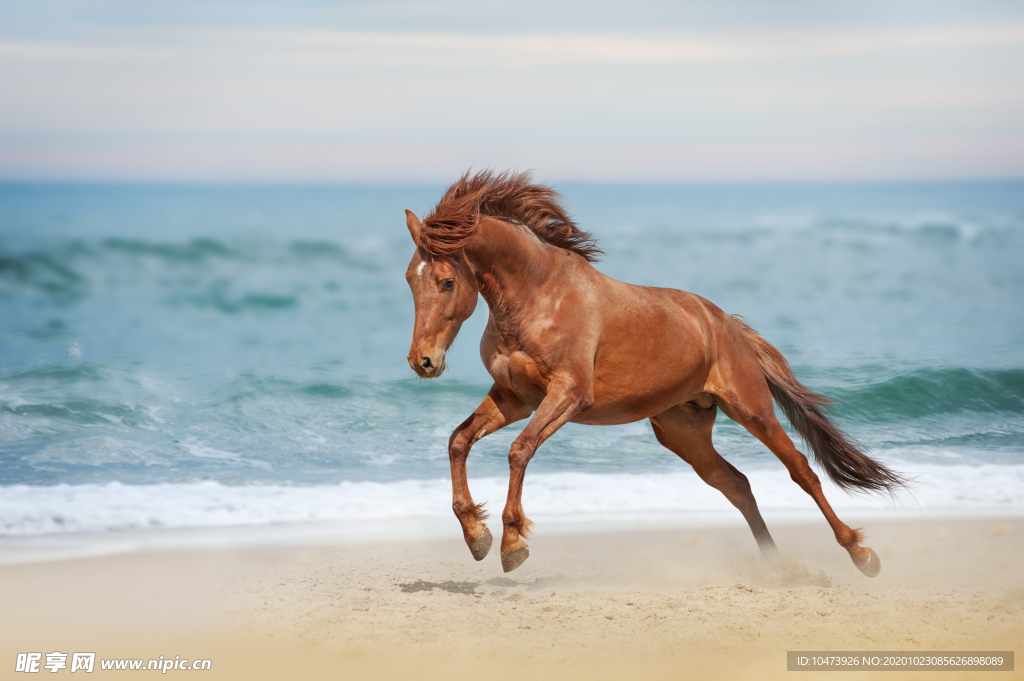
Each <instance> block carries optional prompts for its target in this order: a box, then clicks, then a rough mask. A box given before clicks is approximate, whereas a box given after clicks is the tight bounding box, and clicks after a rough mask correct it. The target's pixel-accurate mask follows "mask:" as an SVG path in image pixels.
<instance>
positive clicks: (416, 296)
mask: <svg viewBox="0 0 1024 681" xmlns="http://www.w3.org/2000/svg"><path fill="white" fill-rule="evenodd" d="M405 219H406V224H407V225H408V227H409V233H410V234H412V240H413V243H415V244H416V252H415V253H414V254H413V256H412V260H411V261H410V262H409V269H407V270H406V271H405V280H406V281H408V282H409V288H411V289H412V298H413V302H414V304H415V306H416V322H415V326H414V327H413V332H412V347H411V348H410V349H409V357H408V359H409V366H411V367H412V370H413V371H415V372H416V373H417V374H418V375H419V376H420V377H421V378H436V377H438V376H440V375H441V373H442V372H444V369H445V363H444V356H445V353H446V352H448V348H449V347H450V346H451V344H452V341H454V340H455V336H456V335H457V334H458V333H459V329H460V328H462V322H464V321H466V320H467V319H468V318H469V316H470V315H471V314H473V310H475V309H476V296H477V288H476V278H475V277H474V276H473V271H472V269H471V268H470V266H469V263H468V262H467V261H466V256H465V255H463V254H462V252H461V251H459V252H458V253H455V254H453V255H451V256H445V257H440V256H433V255H431V254H430V253H428V252H427V251H426V249H424V248H423V247H422V246H420V228H421V225H420V221H419V219H418V218H417V217H416V216H415V215H413V214H412V213H411V212H409V211H405Z"/></svg>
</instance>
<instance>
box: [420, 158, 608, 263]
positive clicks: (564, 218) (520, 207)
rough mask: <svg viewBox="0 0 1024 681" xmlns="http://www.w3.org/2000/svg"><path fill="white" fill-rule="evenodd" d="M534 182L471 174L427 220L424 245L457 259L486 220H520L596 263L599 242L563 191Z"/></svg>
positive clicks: (514, 176)
mask: <svg viewBox="0 0 1024 681" xmlns="http://www.w3.org/2000/svg"><path fill="white" fill-rule="evenodd" d="M532 180H533V177H532V175H531V173H529V172H524V173H511V172H506V173H494V172H493V171H490V170H484V171H481V172H479V173H477V174H476V175H474V176H472V177H470V176H469V172H468V171H467V172H466V174H464V175H463V176H462V177H460V178H459V180H458V182H456V183H455V184H453V185H452V186H450V187H448V189H447V190H446V191H445V193H444V196H442V197H441V200H440V201H438V202H437V205H436V206H435V207H434V210H432V211H431V212H430V213H429V214H428V215H427V216H426V218H425V219H424V220H423V227H422V229H421V231H420V245H421V246H423V248H424V249H426V250H427V252H429V253H430V254H432V255H451V254H452V253H455V252H456V251H458V250H459V249H460V248H462V247H463V246H465V245H466V244H467V243H468V242H469V240H470V239H471V238H472V237H473V234H474V233H475V232H476V226H477V223H478V221H479V219H480V216H481V215H490V216H492V217H498V218H505V219H507V220H513V221H515V222H518V223H520V224H522V225H525V226H526V227H528V228H529V229H530V230H531V231H532V232H533V233H534V234H536V235H537V236H538V237H540V238H541V239H542V240H544V241H546V242H548V243H549V244H551V245H553V246H557V247H559V248H564V249H565V250H567V251H572V252H573V253H577V254H579V255H581V256H583V257H584V258H586V259H587V260H589V261H591V262H593V261H594V260H596V259H597V257H598V256H599V255H601V253H602V251H601V249H600V248H598V246H597V239H596V238H594V236H593V235H591V234H590V233H589V232H585V231H583V230H581V229H579V228H578V227H577V226H576V225H575V224H574V223H573V221H572V219H571V218H570V217H569V215H568V213H566V211H565V208H564V207H563V206H562V204H561V198H562V197H561V195H559V193H558V192H556V191H555V190H554V189H552V188H551V187H547V186H545V185H542V184H534V183H533V182H532Z"/></svg>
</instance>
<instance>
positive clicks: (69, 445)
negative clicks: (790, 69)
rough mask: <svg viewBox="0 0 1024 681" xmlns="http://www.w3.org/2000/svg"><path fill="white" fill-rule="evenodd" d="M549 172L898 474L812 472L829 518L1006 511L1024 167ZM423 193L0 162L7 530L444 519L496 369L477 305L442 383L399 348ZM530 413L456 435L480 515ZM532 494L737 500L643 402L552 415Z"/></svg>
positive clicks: (739, 457) (1019, 403)
mask: <svg viewBox="0 0 1024 681" xmlns="http://www.w3.org/2000/svg"><path fill="white" fill-rule="evenodd" d="M558 189H560V190H561V191H562V193H563V194H564V196H565V198H566V201H567V203H568V205H569V208H570V210H571V212H572V213H573V214H574V215H575V217H576V218H577V220H578V221H579V223H580V225H581V226H582V227H583V228H585V229H588V230H591V231H592V232H594V233H595V234H596V235H597V236H598V237H599V238H600V240H601V244H602V246H603V248H604V250H605V252H606V255H605V256H604V258H603V260H602V261H601V262H600V263H598V265H597V267H598V268H599V269H601V270H602V271H603V272H605V273H607V274H609V275H610V276H613V277H616V278H618V279H622V280H624V281H628V282H632V283H638V284H647V285H654V286H668V287H674V288H681V289H685V290H689V291H693V292H695V293H699V294H700V295H702V296H704V297H706V298H708V299H710V300H711V301H713V302H715V303H716V304H717V305H719V306H720V307H721V308H723V309H724V310H725V311H727V312H729V313H735V314H741V315H743V316H744V317H745V318H746V319H747V321H748V322H749V323H750V324H751V325H752V326H753V327H754V328H756V329H757V330H758V331H759V332H761V334H762V335H764V336H765V337H766V338H767V339H768V340H769V341H771V342H772V343H773V344H775V345H776V346H777V347H779V348H780V349H781V350H782V351H783V353H784V354H785V355H786V356H787V358H788V359H789V360H790V362H791V364H792V365H793V367H794V370H795V372H796V374H797V376H798V378H800V379H801V380H802V381H803V382H805V383H806V384H807V385H809V386H811V387H812V388H814V389H816V390H818V391H820V392H824V393H826V394H828V395H830V396H832V397H834V398H835V399H836V400H837V404H836V410H835V415H836V419H837V420H838V422H839V423H840V425H841V426H842V427H843V428H844V429H845V430H847V431H848V432H849V433H850V434H851V435H853V436H854V437H856V438H857V439H859V440H860V441H861V442H862V443H864V444H865V445H866V446H867V447H868V448H870V449H871V450H872V451H873V452H874V454H875V455H876V456H877V457H879V458H880V459H882V460H883V461H884V462H886V463H887V464H889V465H890V466H891V467H893V468H896V469H898V470H901V471H904V472H907V473H909V474H911V475H913V476H915V477H916V480H917V482H916V485H915V486H914V488H913V490H912V493H911V494H904V495H902V496H901V497H900V498H899V499H897V500H895V501H894V500H892V499H889V498H887V497H877V496H874V497H872V496H868V497H849V496H847V495H845V494H844V493H842V492H840V491H838V490H836V489H835V488H831V487H829V489H828V490H827V494H828V496H829V497H830V499H831V500H832V502H833V504H834V505H835V506H836V508H837V509H838V510H839V511H841V512H849V513H853V514H860V515H870V514H895V515H900V514H902V515H904V516H906V515H914V514H917V515H921V514H937V513H992V514H997V513H1009V514H1020V513H1022V512H1024V352H1022V348H1024V183H1020V182H1016V183H1014V182H1006V183H942V184H910V183H900V184H877V185H869V184H857V185H835V184H820V185H815V184H804V185H795V184H790V185H706V186H702V185H687V186H657V185H649V186H636V185H633V186H594V185H579V184H565V185H559V187H558ZM442 190H443V186H441V185H437V186H430V185H422V186H365V187H360V186H150V185H85V184H81V185H59V184H11V183H8V184H0V536H35V535H42V534H48V533H68V532H93V531H114V530H124V529H143V528H154V527H159V528H167V527H210V526H229V527H230V526H236V525H264V524H274V523H290V522H307V521H337V520H373V519H386V518H399V517H401V518H415V517H425V518H433V517H438V518H440V517H447V516H448V515H449V514H450V500H449V486H448V481H447V478H448V461H447V452H446V444H447V440H448V436H449V434H450V433H451V431H452V430H453V429H454V428H455V426H456V425H458V423H460V422H461V421H462V420H463V419H464V418H465V417H466V416H467V415H468V414H469V413H471V412H472V410H473V409H474V408H475V407H476V405H477V404H479V402H480V400H481V399H483V397H484V396H485V394H486V392H487V390H488V388H489V386H490V381H489V380H488V376H487V374H486V372H485V371H484V369H483V366H482V364H481V363H480V360H479V355H478V351H477V347H478V343H479V338H480V334H481V331H482V329H483V325H484V322H485V320H486V306H485V305H484V304H481V305H480V306H479V307H478V309H477V313H476V314H475V315H474V317H473V318H472V319H470V320H469V321H468V322H467V323H466V324H465V326H464V327H463V330H462V332H461V334H460V336H459V338H458V339H457V340H456V342H455V345H454V346H453V348H452V350H451V352H450V354H449V364H450V366H451V369H450V371H449V372H448V373H446V374H445V375H444V376H443V377H441V378H440V379H435V380H432V381H423V380H420V379H418V378H416V377H415V376H414V375H413V374H412V372H411V371H410V369H409V368H408V365H407V364H406V361H405V355H406V353H407V351H408V346H409V342H410V340H411V332H412V322H413V311H412V297H411V294H410V293H409V290H408V287H407V285H406V283H405V281H404V278H403V275H404V271H405V267H406V265H407V263H408V260H409V258H410V256H411V254H412V248H413V247H412V243H411V241H410V240H409V236H408V232H407V231H406V229H405V225H404V216H403V209H405V208H409V209H412V210H413V211H415V212H417V213H418V214H420V215H422V213H423V212H424V211H425V210H426V209H428V208H429V207H430V206H431V205H432V204H433V203H434V202H435V201H436V200H437V198H438V197H439V196H440V194H441V192H442ZM79 355H80V356H79ZM521 428H522V424H517V425H516V426H514V427H510V428H508V429H506V430H505V431H501V432H499V433H496V434H494V435H491V436H488V437H487V438H486V439H485V440H482V441H481V442H479V443H478V444H477V445H476V446H475V448H474V450H473V453H472V455H471V458H470V461H469V472H470V477H471V487H472V488H473V490H474V494H475V496H476V498H477V500H478V501H479V500H489V501H490V504H491V507H492V510H495V511H499V510H500V507H501V504H502V503H503V500H504V486H505V484H506V481H505V476H506V475H507V470H508V467H507V453H508V447H509V444H510V443H511V441H512V439H513V438H514V437H515V435H516V434H517V433H518V432H519V431H520V430H521ZM715 441H716V446H717V448H718V450H719V451H720V452H721V453H722V454H723V455H724V456H725V457H726V458H728V459H729V460H730V461H732V462H733V463H734V464H735V465H736V466H737V467H738V468H740V469H741V470H743V471H744V472H745V473H747V475H748V476H749V477H750V479H751V482H752V485H753V487H754V493H755V495H756V496H757V498H758V500H759V503H760V505H761V507H762V510H763V511H764V513H765V516H766V518H767V519H768V521H769V523H771V520H772V518H773V517H775V516H778V517H781V516H782V515H786V514H789V515H793V514H796V515H799V516H806V517H820V516H819V514H818V512H817V509H816V508H815V507H814V505H813V503H812V502H811V501H810V499H809V498H808V497H807V496H806V495H805V494H804V493H803V492H802V491H800V489H799V488H798V487H797V486H796V485H795V484H793V483H792V482H790V481H789V479H788V475H786V473H785V470H784V469H783V468H782V466H781V464H780V463H779V462H778V461H777V460H776V459H775V458H774V457H773V456H772V455H771V453H770V452H769V451H768V450H767V449H766V448H764V447H763V446H762V445H761V444H760V443H758V442H757V441H756V440H754V438H753V437H751V436H750V435H749V434H747V433H746V432H745V431H744V430H743V429H742V428H740V427H738V426H737V425H736V424H734V423H732V422H731V421H729V420H728V419H726V418H725V417H724V416H721V415H720V416H719V421H718V423H717V425H716V433H715ZM798 445H799V441H798ZM524 504H525V506H526V510H527V513H528V514H529V515H531V517H534V518H535V519H544V518H551V519H556V518H557V519H571V518H598V517H603V518H625V517H636V518H643V517H654V516H658V517H665V518H689V517H697V516H699V515H700V514H710V516H715V515H716V514H717V515H718V516H720V517H722V518H731V519H735V520H737V521H738V520H739V514H738V512H736V511H735V510H733V509H732V508H731V507H730V506H729V505H728V503H727V502H725V501H724V499H723V498H721V495H719V494H718V493H717V492H715V491H714V490H712V489H710V488H708V487H706V486H705V485H703V483H701V482H700V481H699V480H698V479H697V477H696V476H695V475H694V474H693V472H692V471H691V470H690V469H689V468H688V467H687V466H686V465H685V464H683V463H682V462H681V461H679V460H678V459H677V458H676V457H675V456H674V455H672V454H671V453H670V452H668V451H667V450H664V449H663V448H661V447H660V446H659V445H658V444H657V442H656V441H655V439H654V437H653V434H652V431H651V428H650V426H649V424H647V423H646V422H642V423H636V424H631V425H626V426H619V427H604V428H595V427H586V426H576V425H569V426H567V427H566V428H564V429H563V430H562V431H560V432H559V433H558V434H556V436H555V437H553V438H552V439H551V440H550V441H549V442H547V443H546V444H545V445H544V446H543V447H542V448H541V450H540V451H539V452H538V454H537V456H536V457H535V459H534V460H533V462H532V463H531V464H530V467H529V470H528V472H527V482H526V488H525V493H524ZM710 516H709V517H710ZM787 517H788V516H787ZM451 522H452V528H453V532H455V533H456V534H458V526H457V524H456V523H455V521H454V519H452V521H451Z"/></svg>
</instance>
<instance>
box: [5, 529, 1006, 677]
mask: <svg viewBox="0 0 1024 681" xmlns="http://www.w3.org/2000/svg"><path fill="white" fill-rule="evenodd" d="M452 523H453V533H452V534H453V536H452V539H451V540H446V541H429V542H417V541H405V542H396V543H387V542H384V543H363V544H343V545H314V544H307V545H299V546H276V547H259V548H220V549H203V550H173V551H152V552H145V553H131V554H124V555H116V556H106V557H98V558H81V559H74V560H63V561H53V562H46V563H28V564H21V565H8V566H4V567H0V612H2V613H3V617H2V623H0V635H2V643H0V648H2V650H0V660H3V662H0V664H2V665H4V666H5V667H7V669H8V670H9V671H11V670H13V669H14V665H15V658H16V653H18V652H41V653H43V654H44V658H43V662H44V663H45V654H46V653H49V652H53V651H60V652H65V653H70V652H96V654H97V660H100V659H108V658H142V659H147V660H148V659H151V658H156V657H158V656H161V655H162V656H164V657H165V658H173V657H174V656H180V657H181V658H185V659H193V658H206V659H210V660H211V662H212V669H211V670H210V671H206V672H202V678H210V679H214V678H225V679H235V678H238V679H243V678H244V679H264V678H265V679H278V678H345V679H350V678H359V679H363V678H365V679H381V678H417V679H446V680H447V679H479V678H495V679H522V678H541V679H546V678H552V679H554V678H558V679H577V678H578V679H681V678H701V679H714V678H729V679H737V678H739V679H743V678H751V679H764V678H780V677H783V676H786V675H787V674H788V675H789V676H792V675H793V674H797V678H815V677H817V676H820V674H816V673H808V672H801V673H797V672H787V671H786V651H788V650H870V651H887V650H905V651H930V650H934V651H966V650H992V651H995V650H1016V652H1017V654H1018V655H1019V654H1020V652H1021V650H1024V645H1022V644H1024V537H1022V534H1024V519H1021V518H976V519H943V520H915V521H893V520H877V519H876V520H868V521H865V522H863V523H858V524H862V525H863V526H864V527H865V530H866V532H867V535H868V541H867V544H868V545H869V546H871V547H872V548H874V549H875V550H876V551H877V552H878V554H879V555H880V556H881V558H882V572H881V574H880V575H879V576H878V577H877V578H875V579H867V578H865V577H864V576H862V575H861V574H860V572H859V571H858V570H857V569H856V568H855V567H854V566H853V564H852V563H851V562H850V560H849V558H848V557H847V555H846V553H845V552H844V551H843V550H842V549H840V548H839V547H838V546H837V545H836V543H835V541H834V539H833V537H832V535H831V532H830V531H829V529H828V527H827V525H825V523H824V521H821V522H819V523H808V524H788V525H785V524H783V525H776V526H774V527H772V528H771V529H772V530H773V534H774V535H775V538H776V541H777V543H778V545H779V548H780V550H781V551H782V553H783V558H782V559H781V560H780V561H779V562H776V563H771V564H768V563H764V562H762V561H761V560H760V559H759V558H758V556H757V551H756V546H755V545H754V541H753V539H752V538H751V537H750V535H749V531H748V530H747V529H746V528H745V527H715V528H701V527H678V528H675V529H669V530H656V531H651V530H646V531H639V530H638V531H618V532H612V533H604V534H565V535H552V534H548V535H545V534H544V532H543V528H538V530H539V531H538V535H537V536H536V537H535V538H534V539H533V540H531V542H530V549H531V557H530V558H529V560H527V562H526V563H525V564H524V565H523V566H522V567H521V568H519V569H518V570H517V571H515V572H513V573H510V574H507V575H506V574H503V573H502V572H501V564H500V560H499V557H498V555H497V553H496V548H495V549H492V554H491V555H489V556H488V557H487V558H486V559H485V560H484V561H482V562H480V563H477V562H474V561H473V559H472V557H471V555H470V553H469V550H468V548H466V547H465V545H463V544H462V542H461V533H459V532H458V526H457V524H455V523H454V520H453V521H452ZM498 529H499V528H498V527H497V526H495V527H492V531H494V532H495V535H496V536H497V530H498ZM69 659H70V658H69ZM99 666H100V665H99V662H98V661H97V663H96V671H95V672H94V673H95V674H98V675H99V676H117V677H119V678H130V677H131V676H133V674H132V673H131V672H128V671H108V672H103V671H102V670H100V669H99ZM1021 666H1022V665H1021V663H1020V662H1019V661H1018V663H1017V665H1016V667H1017V669H1018V670H1020V669H1021ZM42 672H43V673H48V672H47V670H45V669H43V670H42ZM61 673H68V670H66V669H65V670H61ZM167 674H170V675H172V676H177V675H180V674H185V675H186V676H188V675H189V673H188V672H184V671H181V670H173V669H172V670H170V671H168V672H167ZM827 674H828V675H830V676H834V675H835V674H837V672H832V673H827ZM992 674H997V676H995V677H993V676H992ZM135 675H138V676H143V675H144V676H146V677H147V678H150V677H152V675H153V672H148V673H146V674H143V673H141V672H139V673H137V674H135ZM0 676H4V675H0ZM861 676H863V677H864V678H871V679H883V678H890V677H891V678H897V677H898V678H900V679H909V678H918V677H920V678H928V679H945V678H1024V673H1022V672H1021V671H1015V672H1013V673H1005V672H1003V673H995V672H942V673H940V672H900V673H891V674H890V673H885V672H863V673H860V672H844V673H842V676H841V678H844V679H847V678H850V679H852V678H858V677H861ZM4 677H5V678H6V676H4Z"/></svg>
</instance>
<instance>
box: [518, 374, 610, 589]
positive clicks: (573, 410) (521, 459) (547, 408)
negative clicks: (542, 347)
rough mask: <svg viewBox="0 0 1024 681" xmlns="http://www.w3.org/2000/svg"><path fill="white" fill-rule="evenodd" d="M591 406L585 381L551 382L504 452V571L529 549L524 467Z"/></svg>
mask: <svg viewBox="0 0 1024 681" xmlns="http://www.w3.org/2000/svg"><path fill="white" fill-rule="evenodd" d="M593 404H594V392H593V387H592V383H590V382H589V381H588V382H586V383H584V382H582V381H572V380H565V381H560V382H557V383H556V382H555V381H552V382H551V384H550V385H549V386H548V393H547V396H546V397H545V398H544V401H543V402H541V403H540V406H539V407H537V412H536V413H535V414H534V415H533V418H532V419H530V423H529V425H527V426H526V428H525V429H523V432H522V433H520V434H519V437H517V438H516V439H515V442H513V443H512V448H511V449H510V450H509V453H508V467H509V480H508V499H507V500H506V502H505V510H504V511H502V513H501V521H502V523H503V524H504V532H503V534H502V537H501V567H502V569H503V570H504V571H505V572H511V571H512V570H515V569H516V568H517V567H519V566H520V565H522V564H523V561H525V560H526V559H527V558H529V557H530V549H529V548H528V547H527V545H526V542H525V541H523V539H529V537H530V528H531V527H532V526H533V522H531V521H530V519H529V518H527V517H526V514H525V513H524V512H523V479H524V477H525V476H526V464H528V463H530V459H532V458H533V454H534V452H536V451H537V448H538V447H540V446H541V445H542V444H543V443H544V441H545V440H547V439H548V438H549V437H551V436H552V435H553V434H554V433H555V431H556V430H558V429H559V428H561V427H562V426H564V425H565V424H566V423H568V422H569V421H570V420H571V419H572V418H573V417H574V416H576V415H577V414H579V413H580V412H581V411H585V410H587V409H590V407H591V405H593Z"/></svg>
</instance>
